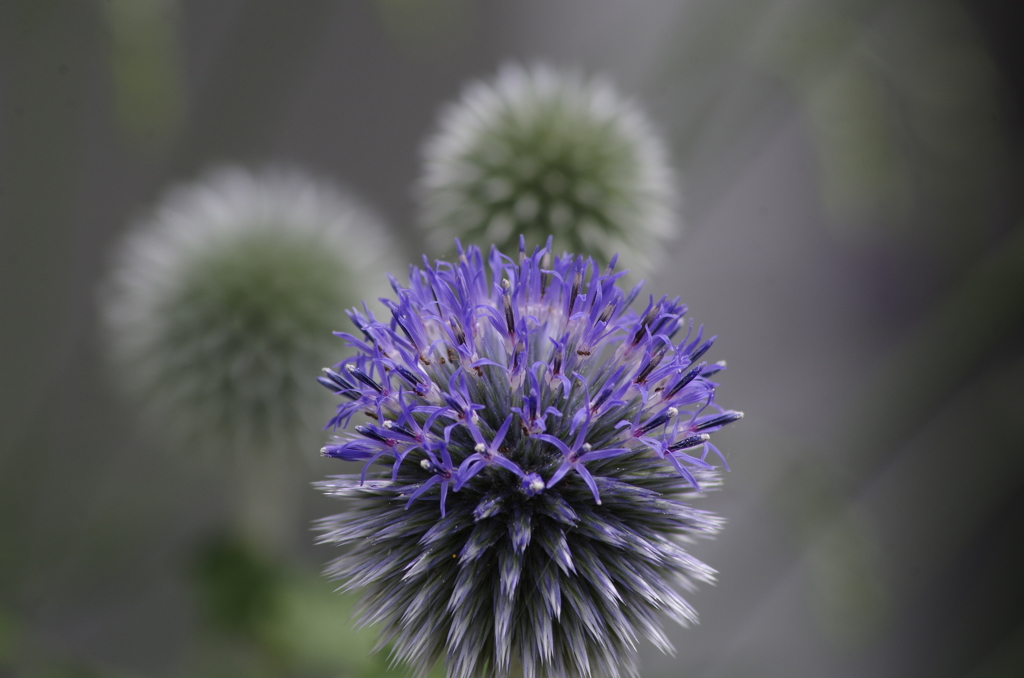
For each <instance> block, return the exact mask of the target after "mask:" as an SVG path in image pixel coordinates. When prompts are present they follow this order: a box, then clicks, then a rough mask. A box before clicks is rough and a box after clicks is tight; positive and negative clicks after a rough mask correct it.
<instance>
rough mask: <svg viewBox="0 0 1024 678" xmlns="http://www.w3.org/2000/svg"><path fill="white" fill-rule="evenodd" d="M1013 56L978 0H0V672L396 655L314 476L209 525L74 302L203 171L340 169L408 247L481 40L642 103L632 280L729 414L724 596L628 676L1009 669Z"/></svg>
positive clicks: (723, 440) (486, 59)
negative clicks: (654, 195) (348, 580)
mask: <svg viewBox="0 0 1024 678" xmlns="http://www.w3.org/2000/svg"><path fill="white" fill-rule="evenodd" d="M1022 46H1024V5H1021V4H1019V3H1014V2H1009V1H1004V2H999V1H997V0H962V1H955V0H675V1H673V0H631V1H630V2H628V3H627V2H616V1H614V0H559V1H557V2H542V1H540V0H527V1H524V0H517V1H513V0H502V1H498V0H487V1H483V0H481V1H473V0H435V1H433V2H424V1H418V0H351V1H347V2H328V1H327V0H306V1H304V2H297V3H284V2H274V1H272V0H223V1H221V2H216V3H211V2H199V1H197V0H91V1H85V0H81V1H76V2H70V1H66V2H64V1H59V0H20V1H19V0H0V300H2V301H0V304H2V306H0V328H2V329H0V342H2V347H0V366H2V368H0V370H2V371H0V399H2V400H0V676H19V677H20V676H41V677H42V676H46V677H49V676H53V677H57V676H124V677H129V676H167V677H170V676H185V675H190V676H206V675H209V676H236V675H237V676H263V675H265V676H280V675H289V676H290V675H294V676H373V675H380V674H382V673H384V672H386V671H387V661H386V657H385V656H384V655H375V656H372V657H371V656H369V654H368V651H369V648H370V646H372V643H373V634H372V633H370V634H369V635H367V634H366V633H354V632H353V631H352V630H351V624H350V621H349V619H348V617H347V615H348V609H349V607H350V600H349V599H348V598H344V597H341V596H336V595H335V594H333V593H332V589H333V585H332V584H331V583H329V582H326V581H322V580H321V579H320V578H319V575H318V572H319V570H320V569H321V568H322V566H323V565H324V564H325V563H326V562H327V561H328V560H329V559H330V558H331V557H332V556H333V555H334V554H333V552H332V548H331V547H327V546H320V547H317V546H314V545H313V542H314V535H313V533H312V532H308V535H307V530H308V525H309V524H310V521H312V520H313V519H315V518H318V517H322V516H325V515H328V514H330V513H333V512H337V510H338V505H337V504H336V503H335V502H334V501H332V500H328V499H325V498H323V497H320V496H318V495H317V494H316V493H315V492H314V491H313V490H312V489H309V490H308V492H305V494H304V498H303V500H302V509H301V514H302V515H301V519H300V520H298V521H297V523H298V524H296V525H295V530H296V533H297V534H299V535H300V538H298V539H296V546H295V547H294V553H290V554H288V557H287V564H286V565H283V564H281V562H278V561H274V560H272V559H261V556H259V554H253V553H250V552H247V551H246V550H245V549H244V548H242V547H240V546H238V545H236V544H233V542H231V540H230V539H226V538H224V537H223V534H224V533H225V530H226V529H227V527H226V526H227V524H228V520H229V519H228V513H229V510H228V506H227V501H226V499H225V491H224V489H223V488H224V487H225V486H227V485H229V484H230V478H227V477H226V474H228V473H229V471H228V470H226V469H225V468H222V467H220V466H218V465H216V464H213V463H211V462H209V461H204V459H203V457H201V456H189V455H183V454H179V453H178V452H179V451H175V450H174V449H173V448H170V447H168V446H167V445H165V444H164V441H163V440H162V439H161V438H162V436H161V434H160V431H158V430H152V428H150V427H147V426H143V425H141V424H140V422H139V420H138V419H137V417H135V416H134V414H133V409H132V408H131V407H130V406H129V404H128V403H126V402H124V399H123V398H121V397H119V396H118V392H117V390H116V388H115V387H114V384H113V382H114V380H113V379H112V378H111V375H110V374H109V370H108V369H107V365H106V363H105V361H104V360H103V350H102V347H101V345H100V340H99V332H98V322H97V305H96V293H97V286H98V285H99V284H100V282H101V280H102V279H103V278H104V276H105V274H106V271H107V269H108V266H109V262H110V256H111V254H110V252H111V248H112V247H113V246H114V244H115V243H116V242H117V240H118V238H119V237H120V236H121V235H122V234H123V233H124V232H125V231H126V229H127V228H128V226H129V224H130V223H131V222H132V220H133V219H135V218H137V217H138V216H140V215H142V214H145V212H146V211H147V210H148V209H150V208H151V207H152V206H153V204H154V203H155V201H156V200H157V198H158V197H159V196H160V194H161V193H162V192H163V191H164V190H165V189H166V188H167V187H169V186H171V185H174V184H176V183H179V182H182V181H187V180H191V179H194V178H196V177H197V176H198V175H200V174H201V173H202V172H203V170H205V169H207V168H208V167H210V166H211V165H215V164H219V163H224V162H233V163H243V164H247V165H250V166H259V165H262V164H265V163H270V162H286V163H291V164H294V165H298V166H301V167H303V168H305V169H307V170H308V171H310V172H313V173H315V174H317V175H320V176H325V177H328V178H331V179H333V180H336V181H338V182H340V183H341V184H343V185H345V186H347V187H349V188H350V189H351V190H353V191H354V192H356V193H357V194H358V195H359V196H361V197H362V199H363V200H364V201H365V202H367V203H368V204H369V205H371V206H372V207H373V208H374V209H375V210H376V211H378V212H379V213H380V214H381V215H383V217H384V218H385V219H386V221H387V222H388V223H389V224H390V231H389V232H388V234H387V237H388V238H389V239H390V242H391V243H392V246H393V249H394V251H395V253H396V255H397V256H398V257H400V258H402V259H405V260H408V261H413V260H416V259H418V255H419V252H420V251H421V250H422V245H423V242H424V238H423V235H422V232H421V231H420V230H419V229H418V228H417V226H416V216H415V201H414V198H413V186H414V184H415V182H416V179H417V177H418V176H419V174H420V147H421V144H422V142H423V140H424V138H425V137H426V135H428V133H429V132H430V131H431V130H432V129H433V128H434V126H435V123H436V119H437V114H438V111H439V110H440V108H441V106H442V105H443V104H444V103H445V102H447V101H451V100H453V99H455V98H456V97H457V96H458V95H459V93H460V91H461V89H462V87H463V85H464V84H465V83H466V82H468V81H469V80H472V79H478V78H488V77H490V76H491V75H492V74H493V73H494V72H495V71H496V69H497V68H498V66H499V65H500V64H502V63H504V62H505V61H508V60H518V61H523V62H526V63H532V62H536V61H544V62H549V63H553V64H556V65H569V66H576V67H580V68H582V69H583V70H585V71H586V72H587V73H591V74H604V75H606V76H608V77H609V78H610V79H611V80H612V81H614V82H615V83H616V85H617V86H618V88H619V89H620V90H622V91H623V92H625V93H626V94H628V95H630V96H633V97H635V98H636V99H637V100H638V101H639V102H640V103H641V105H642V106H643V107H644V108H646V110H647V111H648V113H649V114H650V117H651V118H652V119H653V120H654V121H655V122H656V124H657V125H658V127H659V128H660V130H661V132H662V133H663V135H664V136H665V138H666V139H667V141H668V142H669V144H670V146H671V150H672V157H673V162H674V164H675V165H676V167H677V168H678V169H679V174H680V181H681V186H682V191H683V195H684V205H683V210H682V215H683V219H684V222H685V229H684V231H683V233H682V234H681V236H680V237H678V238H676V239H675V240H673V241H672V242H670V243H669V244H668V245H667V254H668V257H667V259H668V263H667V264H666V265H664V266H663V267H662V269H661V270H660V271H658V272H657V273H656V274H655V275H653V276H652V277H651V280H650V283H649V289H650V291H651V292H654V293H656V294H661V293H667V294H671V295H675V294H678V295H680V296H681V297H682V298H683V300H684V301H686V302H687V303H688V304H689V305H690V308H691V311H692V314H693V316H694V317H695V318H696V319H697V321H699V322H703V323H706V324H707V326H708V327H709V329H710V330H711V331H712V333H714V334H718V335H719V337H720V339H719V341H718V343H717V344H716V346H715V351H714V355H713V356H711V359H713V360H717V359H722V358H724V359H726V360H728V363H729V370H728V371H727V372H726V373H725V374H724V375H723V377H722V386H721V388H720V389H719V394H718V400H719V402H720V403H721V404H722V405H724V406H725V407H730V408H736V409H741V410H744V411H745V412H746V414H747V417H746V418H745V419H744V420H743V422H741V423H740V424H737V425H735V426H734V427H730V429H729V430H726V431H724V432H723V433H721V434H718V436H717V437H716V441H717V442H718V443H719V446H720V448H721V449H722V450H723V452H724V453H725V455H726V458H727V459H728V460H729V463H730V465H731V466H732V471H731V473H729V474H727V475H726V477H725V487H724V489H723V491H721V492H718V493H716V494H714V495H711V496H709V497H707V499H706V500H705V501H703V502H702V508H708V509H712V510H714V511H717V512H718V513H720V514H721V515H723V516H724V517H725V518H726V519H727V527H726V529H725V531H724V532H723V534H722V535H721V536H720V537H719V538H718V539H717V540H716V541H714V542H706V543H701V544H698V545H696V546H695V547H694V548H693V553H694V554H695V555H696V556H697V557H698V558H700V559H701V560H703V561H705V562H707V563H708V564H710V565H711V566H712V567H714V568H716V569H717V570H718V571H719V573H720V574H719V582H718V585H717V586H715V587H713V588H705V589H703V590H701V591H699V592H698V593H696V594H694V595H692V596H691V597H690V599H691V602H692V603H693V604H694V605H695V606H696V608H697V609H698V611H699V612H700V614H701V619H702V622H701V624H700V626H698V627H696V628H693V629H688V630H684V629H677V628H673V629H671V630H670V635H671V637H672V639H673V641H674V642H675V644H676V646H677V649H678V654H677V656H676V657H675V658H672V657H664V656H661V655H660V654H658V653H657V652H656V651H655V650H654V649H653V647H651V646H645V648H644V655H643V675H644V676H650V677H657V676H666V677H667V676H706V677H712V676H714V677H732V676H736V677H739V676H759V677H773V676H780V677H781V676H787V677H791V676H832V677H845V676H851V677H852V676H893V677H895V676H925V677H935V678H942V677H946V676H948V677H950V678H953V677H957V678H960V677H963V678H996V677H1002V676H1020V675H1024V577H1022V576H1021V573H1022V572H1024V540H1022V538H1021V535H1022V534H1024V223H1022V217H1024V190H1022V189H1024V184H1022V179H1024V175H1022V170H1024V146H1022V143H1021V142H1022V133H1024V47H1022ZM358 246H359V244H358V243H353V247H358ZM396 273H397V271H396ZM339 329H347V328H341V327H339ZM313 376H315V375H311V378H313ZM307 456H308V463H305V462H303V463H304V464H305V465H304V466H303V469H304V470H303V473H304V478H303V480H302V482H303V483H305V482H307V481H313V480H315V479H317V478H319V477H322V476H323V475H326V474H329V473H337V472H340V470H341V469H340V467H339V465H338V463H332V462H330V461H328V460H323V459H321V458H319V455H318V450H317V449H316V447H315V446H314V447H311V449H309V450H308V453H307ZM391 673H392V675H396V676H397V675H404V673H403V671H402V670H401V669H400V668H399V669H394V670H392V671H391Z"/></svg>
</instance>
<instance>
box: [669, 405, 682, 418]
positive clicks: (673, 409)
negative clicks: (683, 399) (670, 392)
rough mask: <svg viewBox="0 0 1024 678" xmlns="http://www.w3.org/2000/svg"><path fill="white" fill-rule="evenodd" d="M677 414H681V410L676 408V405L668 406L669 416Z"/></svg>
mask: <svg viewBox="0 0 1024 678" xmlns="http://www.w3.org/2000/svg"><path fill="white" fill-rule="evenodd" d="M677 414H679V410H677V409H676V408H674V407H670V408H668V416H670V417H674V416H676V415H677Z"/></svg>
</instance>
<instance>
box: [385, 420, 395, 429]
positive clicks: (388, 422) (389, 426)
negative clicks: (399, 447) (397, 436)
mask: <svg viewBox="0 0 1024 678" xmlns="http://www.w3.org/2000/svg"><path fill="white" fill-rule="evenodd" d="M394 425H395V424H394V422H392V421H385V422H384V428H386V429H387V430H389V431H390V430H391V427H392V426H394Z"/></svg>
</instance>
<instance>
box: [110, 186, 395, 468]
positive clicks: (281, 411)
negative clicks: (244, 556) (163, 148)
mask: <svg viewBox="0 0 1024 678" xmlns="http://www.w3.org/2000/svg"><path fill="white" fill-rule="evenodd" d="M383 239H384V235H383V233H382V226H381V224H380V222H379V220H378V219H377V218H376V217H375V216H374V215H373V214H372V213H370V212H369V211H368V210H367V209H366V208H365V207H363V206H362V205H360V204H359V203H358V202H356V201H355V200H353V199H352V198H351V197H348V196H346V195H344V194H341V193H339V192H338V191H337V190H336V189H334V188H332V187H331V186H330V185H329V184H327V183H325V182H323V181H317V180H313V179H311V178H310V177H308V176H305V175H304V174H302V173H300V172H298V171H295V170H288V169H281V168H277V169H267V170H264V171H261V172H258V173H251V172H248V171H246V170H243V169H240V168H222V169H218V170H215V171H212V172H210V173H209V174H207V175H206V176H205V177H203V178H202V179H201V180H200V181H198V182H197V183H195V184H192V185H187V186H181V187H178V188H175V189H173V190H171V191H170V192H168V193H167V194H166V195H165V196H164V198H163V200H162V201H161V202H160V204H159V205H158V206H157V208H156V209H155V211H154V212H153V213H152V215H151V216H150V217H149V218H148V219H147V220H146V221H144V222H142V223H140V224H138V226H137V228H135V229H134V230H133V232H131V233H130V234H129V236H128V237H127V238H126V240H125V241H124V242H123V243H122V244H121V247H120V249H119V250H118V252H117V258H116V261H115V267H114V270H113V272H112V275H111V277H110V280H109V281H108V285H107V288H106V289H105V290H104V292H105V294H104V295H103V311H104V316H105V320H106V329H107V335H108V337H107V338H108V339H109V340H110V344H111V348H112V353H113V355H114V358H115V359H116V363H115V364H116V366H117V367H118V368H119V369H118V372H119V376H121V377H123V379H122V381H124V382H125V383H126V384H127V385H128V386H129V387H130V388H131V389H132V392H133V393H135V394H136V395H137V397H138V398H139V399H140V400H141V401H142V402H143V403H144V405H145V406H146V407H145V409H146V410H147V411H148V412H149V413H150V414H151V415H153V418H154V419H156V420H157V421H158V422H159V423H160V424H162V425H164V426H165V430H166V431H169V432H173V433H175V434H180V435H182V436H184V437H185V438H187V439H188V440H190V441H191V442H194V443H202V444H204V445H208V446H211V447H212V446H217V447H224V446H228V447H231V448H236V449H243V448H244V449H247V450H249V449H252V448H256V449H264V450H266V449H270V448H280V449H288V448H289V447H294V446H295V445H296V444H297V443H301V442H302V441H306V440H308V438H309V437H310V434H309V432H310V431H311V430H315V429H314V428H313V425H312V423H311V422H310V420H311V419H313V418H316V417H321V419H320V421H322V417H323V416H325V415H326V413H327V412H329V408H330V404H329V403H325V402H324V401H323V400H322V399H321V397H322V389H319V387H316V384H315V383H314V382H313V376H315V375H316V374H317V373H318V372H319V369H320V367H321V366H322V365H323V364H324V362H329V361H331V360H332V359H333V355H332V354H335V352H334V346H333V344H334V343H335V341H334V339H333V335H332V333H331V331H332V330H333V329H335V328H336V327H337V323H338V322H340V321H341V320H342V319H343V318H344V313H345V309H346V308H348V307H349V306H351V305H352V304H353V303H356V302H357V301H358V300H359V299H360V298H361V297H363V296H364V295H367V294H372V293H373V292H374V291H375V288H373V287H367V284H366V282H365V281H367V280H374V279H376V278H377V277H378V276H376V275H373V273H375V272H376V271H378V270H379V269H380V267H381V266H385V265H394V261H393V260H391V259H388V258H387V257H386V256H385V254H384V253H385V252H387V248H386V243H385V242H384V240H383ZM385 289H386V288H385ZM310 384H312V387H311V386H310Z"/></svg>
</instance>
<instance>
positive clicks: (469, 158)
mask: <svg viewBox="0 0 1024 678" xmlns="http://www.w3.org/2000/svg"><path fill="white" fill-rule="evenodd" d="M666 155H667V153H666V151H665V148H664V145H663V144H662V142H661V141H660V139H658V137H657V136H656V135H655V134H654V132H653V131H652V129H651V125H650V123H649V122H648V121H647V118H646V117H645V116H644V115H643V114H642V113H641V112H640V110H639V109H638V108H637V107H636V106H635V105H634V104H633V103H632V102H630V101H629V100H627V99H624V98H623V97H622V96H621V95H620V94H619V93H618V92H616V91H615V90H614V89H613V88H612V87H611V86H610V85H609V84H608V83H606V82H604V81H602V80H598V79H587V78H585V77H583V76H582V75H581V74H579V73H576V72H572V71H558V70H554V69H552V68H548V67H545V66H535V67H533V68H528V69H527V68H522V67H519V66H514V65H508V66H505V67H504V68H503V69H502V70H501V71H500V72H499V74H498V76H497V78H495V79H494V81H493V82H487V83H484V82H477V83H474V84H473V85H471V86H470V87H468V88H467V89H466V91H465V93H464V94H463V96H462V99H461V100H460V101H459V102H458V103H456V104H454V105H452V106H450V107H449V108H448V109H446V110H445V111H444V113H443V115H442V117H441V123H440V130H439V131H438V132H437V134H436V135H435V136H434V137H433V138H431V139H430V140H429V142H428V143H427V145H426V146H425V150H424V159H425V171H424V176H423V178H422V180H421V184H420V197H421V201H422V221H423V223H424V225H425V226H427V227H428V229H429V230H430V235H431V239H432V242H433V244H435V245H436V246H437V247H438V249H439V250H440V249H442V248H444V249H446V248H448V247H450V246H451V242H452V238H455V237H458V238H460V239H462V240H463V241H465V242H469V243H477V244H483V243H487V244H494V245H497V247H498V249H499V250H502V251H504V252H506V253H508V252H511V251H514V250H515V245H516V243H517V241H518V234H525V235H526V240H527V244H528V245H529V246H531V247H532V246H533V245H534V244H538V245H539V244H543V243H544V241H545V240H546V238H547V237H548V235H549V234H552V235H553V236H554V248H555V249H554V251H556V252H560V251H563V250H567V251H570V252H580V253H589V254H591V255H593V256H595V257H596V258H597V259H598V261H599V262H601V263H607V262H608V261H609V260H610V258H611V256H612V255H613V254H615V253H616V252H620V253H622V254H623V256H628V259H629V261H630V265H631V266H632V267H633V269H634V272H635V273H643V271H644V270H646V269H647V268H649V266H650V264H651V263H652V255H654V254H656V253H657V252H658V247H657V245H658V244H659V241H660V240H662V239H664V238H666V237H667V236H670V235H672V234H673V233H674V232H675V230H676V214H675V202H676V192H675V186H674V184H675V181H674V177H673V172H672V171H671V169H670V168H669V166H668V163H667V160H666Z"/></svg>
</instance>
